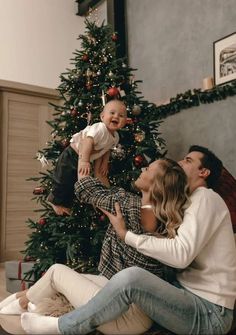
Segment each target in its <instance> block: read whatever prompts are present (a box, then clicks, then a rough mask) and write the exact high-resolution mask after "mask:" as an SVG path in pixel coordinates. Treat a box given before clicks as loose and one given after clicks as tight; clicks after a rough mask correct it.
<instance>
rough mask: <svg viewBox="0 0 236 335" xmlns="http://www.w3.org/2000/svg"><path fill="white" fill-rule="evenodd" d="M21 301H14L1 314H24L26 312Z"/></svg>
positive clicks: (0, 311)
mask: <svg viewBox="0 0 236 335" xmlns="http://www.w3.org/2000/svg"><path fill="white" fill-rule="evenodd" d="M19 300H20V299H16V300H13V301H12V302H10V303H9V304H8V305H7V306H5V307H3V308H2V309H1V310H0V314H22V313H24V312H25V309H23V308H22V307H21V306H20V304H19Z"/></svg>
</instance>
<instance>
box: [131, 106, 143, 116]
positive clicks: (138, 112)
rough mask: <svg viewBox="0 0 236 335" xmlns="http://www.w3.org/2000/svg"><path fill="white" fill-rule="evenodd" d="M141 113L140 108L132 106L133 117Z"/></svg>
mask: <svg viewBox="0 0 236 335" xmlns="http://www.w3.org/2000/svg"><path fill="white" fill-rule="evenodd" d="M140 113H141V108H140V106H138V105H134V106H133V108H132V114H133V115H139V114H140Z"/></svg>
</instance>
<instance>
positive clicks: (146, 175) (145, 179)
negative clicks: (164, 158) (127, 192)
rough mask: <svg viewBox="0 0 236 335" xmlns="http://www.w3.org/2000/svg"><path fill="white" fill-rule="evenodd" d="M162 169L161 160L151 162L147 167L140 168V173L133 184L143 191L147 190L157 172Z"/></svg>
mask: <svg viewBox="0 0 236 335" xmlns="http://www.w3.org/2000/svg"><path fill="white" fill-rule="evenodd" d="M162 171H163V168H162V165H161V160H157V161H155V162H153V163H151V164H150V165H149V166H148V167H146V168H143V169H142V173H141V174H140V176H139V177H138V179H137V180H136V181H135V186H136V187H137V188H138V189H139V190H140V191H144V192H148V191H149V189H150V188H151V186H152V184H153V182H154V180H155V178H156V176H157V174H158V173H161V172H162Z"/></svg>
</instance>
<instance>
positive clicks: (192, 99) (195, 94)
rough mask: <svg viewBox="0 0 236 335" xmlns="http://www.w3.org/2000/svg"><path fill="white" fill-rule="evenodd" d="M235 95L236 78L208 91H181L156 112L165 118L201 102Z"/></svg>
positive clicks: (211, 101) (214, 100)
mask: <svg viewBox="0 0 236 335" xmlns="http://www.w3.org/2000/svg"><path fill="white" fill-rule="evenodd" d="M234 95H236V80H233V81H231V82H229V83H228V84H225V85H221V86H215V87H213V88H212V89H209V90H206V91H202V90H201V89H193V90H188V91H186V92H184V93H179V94H177V95H176V97H174V98H171V99H170V102H169V103H168V104H164V105H160V106H157V110H156V112H157V115H158V118H160V119H165V118H166V117H168V116H170V115H174V114H176V113H179V112H180V111H181V110H184V109H189V108H192V107H197V106H200V105H201V104H210V103H213V102H216V101H220V100H224V99H226V98H227V97H231V96H234Z"/></svg>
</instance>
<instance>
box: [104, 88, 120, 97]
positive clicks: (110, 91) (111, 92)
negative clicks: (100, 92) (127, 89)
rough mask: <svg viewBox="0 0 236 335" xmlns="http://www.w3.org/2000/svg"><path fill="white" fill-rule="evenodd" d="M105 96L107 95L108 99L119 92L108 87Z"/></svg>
mask: <svg viewBox="0 0 236 335" xmlns="http://www.w3.org/2000/svg"><path fill="white" fill-rule="evenodd" d="M107 94H109V95H110V97H115V96H116V95H118V94H119V90H118V88H117V87H110V88H109V89H108V91H107Z"/></svg>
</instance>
